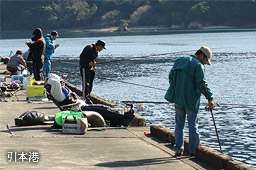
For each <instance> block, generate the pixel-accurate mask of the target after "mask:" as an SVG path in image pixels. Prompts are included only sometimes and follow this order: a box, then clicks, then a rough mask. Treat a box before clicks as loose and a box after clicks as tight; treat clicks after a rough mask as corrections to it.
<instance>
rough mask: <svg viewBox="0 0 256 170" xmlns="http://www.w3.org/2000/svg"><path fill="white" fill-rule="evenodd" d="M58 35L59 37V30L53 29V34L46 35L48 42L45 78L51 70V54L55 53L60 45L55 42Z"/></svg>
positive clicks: (45, 55) (44, 67)
mask: <svg viewBox="0 0 256 170" xmlns="http://www.w3.org/2000/svg"><path fill="white" fill-rule="evenodd" d="M57 37H59V35H58V32H57V31H52V32H51V34H46V35H45V36H44V39H45V43H46V47H45V53H44V65H43V72H44V78H46V77H47V76H48V74H49V73H50V72H51V56H52V54H53V53H54V50H55V49H56V48H57V47H59V46H60V45H59V44H55V40H56V39H57Z"/></svg>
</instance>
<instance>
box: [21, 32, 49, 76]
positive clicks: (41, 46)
mask: <svg viewBox="0 0 256 170" xmlns="http://www.w3.org/2000/svg"><path fill="white" fill-rule="evenodd" d="M33 35H34V36H33V37H32V38H31V40H32V41H33V42H30V41H26V42H25V44H26V45H27V46H28V47H29V49H30V52H29V56H28V61H32V63H33V73H34V77H35V80H36V81H40V80H42V79H43V76H42V67H43V62H44V50H45V41H44V37H43V32H42V30H41V29H40V28H37V29H35V30H34V32H33Z"/></svg>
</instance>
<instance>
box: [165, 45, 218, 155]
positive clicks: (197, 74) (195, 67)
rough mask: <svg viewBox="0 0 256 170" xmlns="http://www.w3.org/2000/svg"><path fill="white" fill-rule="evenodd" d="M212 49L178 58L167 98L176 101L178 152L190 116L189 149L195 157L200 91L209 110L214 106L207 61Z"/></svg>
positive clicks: (176, 146)
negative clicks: (206, 101)
mask: <svg viewBox="0 0 256 170" xmlns="http://www.w3.org/2000/svg"><path fill="white" fill-rule="evenodd" d="M211 56H212V51H211V49H210V48H208V47H206V46H202V47H201V48H200V49H199V50H198V51H197V52H196V53H195V55H191V56H183V57H179V58H178V59H177V60H176V61H175V63H174V66H173V68H172V69H171V71H170V73H169V84H170V87H169V89H168V91H167V92H166V94H165V99H166V100H168V101H169V102H171V103H174V104H175V111H176V114H175V122H176V126H175V146H174V150H175V155H176V156H181V153H182V151H183V149H182V147H183V129H184V125H185V119H186V116H187V119H188V126H189V152H190V156H195V154H196V149H197V147H198V146H199V132H198V129H197V126H198V125H197V114H198V111H199V105H200V97H201V93H203V94H204V95H205V97H206V98H207V99H208V106H209V108H210V109H213V108H214V102H213V94H212V92H211V90H210V89H209V88H208V85H207V83H206V80H205V76H204V72H205V67H204V65H205V64H208V65H211Z"/></svg>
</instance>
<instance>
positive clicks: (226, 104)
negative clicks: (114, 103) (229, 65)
mask: <svg viewBox="0 0 256 170" xmlns="http://www.w3.org/2000/svg"><path fill="white" fill-rule="evenodd" d="M152 88H153V87H152ZM121 102H122V103H156V104H172V103H170V102H162V101H138V100H125V101H121ZM201 104H202V105H205V104H207V103H201ZM215 104H216V105H217V106H219V107H223V106H237V107H239V108H240V107H256V105H246V104H230V103H215Z"/></svg>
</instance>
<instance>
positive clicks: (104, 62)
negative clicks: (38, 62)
mask: <svg viewBox="0 0 256 170" xmlns="http://www.w3.org/2000/svg"><path fill="white" fill-rule="evenodd" d="M213 49H222V48H213ZM193 51H195V50H187V51H178V52H171V53H162V54H150V55H144V56H136V57H129V58H126V59H120V60H111V61H100V62H98V63H97V64H107V63H115V62H122V61H129V60H131V59H137V58H147V57H156V56H162V55H169V54H176V53H187V52H193ZM52 61H53V62H67V63H68V62H70V63H72V62H77V61H79V60H52ZM74 64H77V63H74Z"/></svg>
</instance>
